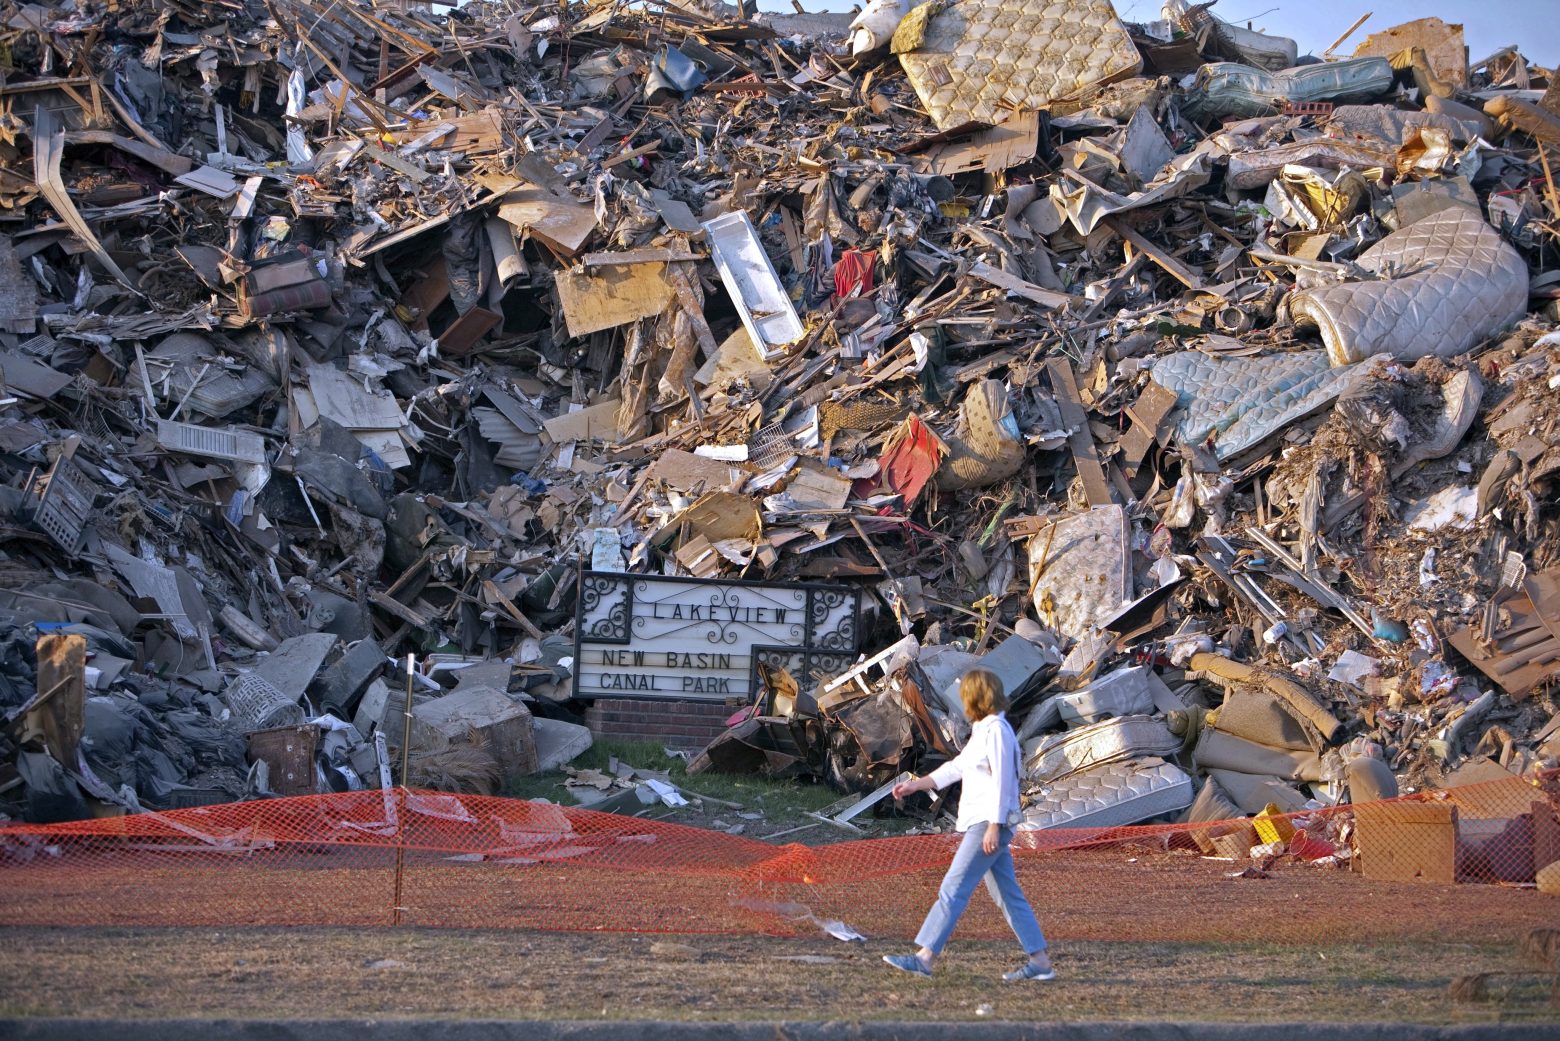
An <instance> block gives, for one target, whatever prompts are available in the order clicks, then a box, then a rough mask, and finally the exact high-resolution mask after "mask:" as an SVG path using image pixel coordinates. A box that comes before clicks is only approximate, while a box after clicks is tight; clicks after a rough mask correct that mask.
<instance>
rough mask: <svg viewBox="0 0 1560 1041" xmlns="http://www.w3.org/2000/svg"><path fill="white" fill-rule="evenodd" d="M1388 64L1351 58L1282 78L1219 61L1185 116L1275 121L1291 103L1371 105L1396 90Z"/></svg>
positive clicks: (1197, 85)
mask: <svg viewBox="0 0 1560 1041" xmlns="http://www.w3.org/2000/svg"><path fill="white" fill-rule="evenodd" d="M1392 77H1393V72H1392V65H1391V63H1390V62H1388V61H1387V59H1385V58H1350V59H1348V60H1346V61H1330V62H1326V63H1325V64H1321V65H1301V66H1299V67H1297V68H1293V69H1284V70H1283V71H1282V72H1268V71H1266V70H1264V69H1254V68H1252V67H1251V66H1249V65H1241V64H1238V63H1236V62H1231V61H1217V62H1213V63H1211V64H1209V65H1204V66H1203V67H1202V68H1200V69H1198V70H1197V79H1196V81H1195V82H1194V83H1193V85H1192V89H1191V93H1190V97H1189V98H1188V100H1187V102H1186V104H1185V105H1184V106H1182V111H1183V112H1185V113H1186V114H1187V115H1189V116H1191V117H1192V118H1193V119H1197V120H1201V119H1208V118H1224V119H1227V118H1229V117H1231V116H1236V117H1240V118H1243V119H1249V118H1251V117H1253V116H1271V115H1275V114H1276V113H1277V112H1278V111H1279V110H1280V109H1282V108H1283V107H1284V102H1286V101H1333V102H1343V101H1370V100H1372V99H1374V98H1376V97H1377V96H1379V95H1381V94H1385V93H1387V91H1389V90H1391V89H1392Z"/></svg>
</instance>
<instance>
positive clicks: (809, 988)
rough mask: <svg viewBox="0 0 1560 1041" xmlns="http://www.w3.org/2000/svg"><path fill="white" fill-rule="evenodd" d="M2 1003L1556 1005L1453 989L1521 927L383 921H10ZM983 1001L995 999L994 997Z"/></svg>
mask: <svg viewBox="0 0 1560 1041" xmlns="http://www.w3.org/2000/svg"><path fill="white" fill-rule="evenodd" d="M0 942H3V943H4V944H5V948H6V950H7V956H6V957H5V958H4V959H0V995H4V997H3V998H0V1015H8V1016H18V1015H22V1016H93V1017H129V1018H139V1017H200V1016H222V1017H232V1018H239V1019H248V1018H315V1017H319V1018H334V1017H365V1016H372V1017H430V1018H431V1017H441V1018H517V1019H553V1020H571V1019H603V1018H605V1019H671V1020H689V1021H708V1020H728V1021H739V1020H740V1021H748V1020H781V1019H785V1020H813V1021H824V1020H905V1021H915V1020H964V1019H973V1018H977V1017H979V1018H982V1019H995V1020H1004V1019H1007V1020H1030V1021H1032V1020H1034V1019H1035V1018H1036V1017H1037V1016H1042V1015H1043V1016H1044V1017H1045V1018H1046V1019H1048V1020H1051V1021H1086V1020H1138V1021H1149V1020H1163V1021H1186V1020H1198V1021H1240V1022H1251V1023H1261V1022H1273V1021H1285V1022H1294V1021H1297V1020H1311V1021H1333V1022H1340V1021H1342V1022H1383V1021H1394V1022H1409V1023H1488V1022H1512V1021H1529V1022H1557V1021H1560V1008H1557V1006H1555V1005H1553V1004H1551V1003H1550V1002H1549V998H1548V994H1547V989H1546V988H1539V987H1537V986H1533V987H1520V986H1503V987H1498V988H1492V989H1491V991H1490V996H1489V998H1488V999H1487V1000H1483V1001H1475V1002H1459V1001H1454V1000H1453V998H1452V995H1451V993H1450V988H1449V984H1450V983H1451V981H1452V980H1453V979H1454V978H1456V977H1457V976H1460V975H1465V974H1468V973H1474V972H1506V971H1510V970H1514V969H1520V968H1524V967H1525V966H1524V959H1523V958H1522V956H1521V953H1520V951H1519V949H1518V947H1517V945H1515V944H1511V943H1509V942H1503V943H1500V944H1483V945H1475V944H1467V943H1458V944H1453V943H1447V944H1443V945H1432V946H1427V945H1425V944H1424V943H1412V944H1410V943H1382V944H1377V945H1328V946H1306V945H1294V946H1284V945H1273V944H1263V943H1252V944H1243V945H1231V944H1185V943H1179V944H1178V943H1164V942H1159V943H1136V942H1110V943H1107V942H1097V941H1091V942H1072V943H1065V944H1057V945H1056V947H1055V949H1054V953H1055V956H1056V963H1057V966H1058V968H1059V969H1060V970H1061V973H1062V977H1061V979H1059V980H1057V981H1055V982H1053V983H1047V984H1012V985H1004V984H1002V983H1001V982H1000V981H996V980H995V977H996V976H997V975H998V974H999V973H1000V972H1002V971H1004V970H1005V969H1007V968H1010V967H1011V966H1012V964H1013V962H1014V958H1015V954H1016V952H1015V951H1012V950H1010V949H1009V948H1010V946H1011V945H1010V944H1002V943H994V942H989V941H960V940H958V939H956V940H955V942H954V945H953V946H952V947H950V949H949V952H948V956H947V958H946V960H945V962H944V964H943V966H942V968H941V970H940V971H939V973H938V976H937V977H936V978H934V979H932V980H919V979H913V978H911V977H907V976H902V975H898V974H896V973H893V972H892V971H891V970H889V969H888V968H887V967H886V966H884V965H883V964H882V963H881V962H880V961H879V956H880V955H881V954H883V953H885V952H888V951H891V950H900V949H903V947H902V945H900V944H888V943H884V942H881V941H879V942H870V943H868V944H865V945H859V944H858V945H850V944H841V943H838V942H836V941H833V940H829V939H826V938H823V937H822V936H821V935H820V936H819V937H818V938H802V939H773V938H734V937H677V938H675V939H670V940H668V939H665V938H661V939H658V938H655V937H649V936H633V935H623V934H596V935H582V934H577V933H531V932H515V931H453V930H452V931H441V930H410V931H402V930H389V929H364V930H358V931H353V930H346V929H317V928H304V929H298V928H292V929H220V930H217V929H112V928H110V929H102V928H100V929H54V928H50V929H42V928H34V929H22V928H7V929H0ZM982 1006H987V1009H986V1011H985V1012H981V1011H980V1009H981V1007H982Z"/></svg>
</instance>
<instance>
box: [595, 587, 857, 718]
mask: <svg viewBox="0 0 1560 1041" xmlns="http://www.w3.org/2000/svg"><path fill="white" fill-rule="evenodd" d="M860 600H861V594H860V592H859V591H857V590H854V589H850V588H847V587H845V586H826V585H781V584H768V583H761V582H720V581H709V580H705V579H688V578H661V577H658V576H654V575H629V574H623V573H621V572H608V571H586V572H583V573H582V574H581V575H580V587H579V599H578V602H577V606H576V609H575V627H574V696H575V697H577V698H666V699H669V700H678V701H731V700H736V701H745V702H746V701H752V700H753V695H754V692H755V691H756V690H757V689H758V667H759V665H760V664H762V665H766V666H770V667H776V668H783V669H785V670H786V671H787V672H789V673H790V674H791V675H792V677H794V678H795V679H796V681H797V683H798V684H799V685H800V686H801V689H802V690H804V691H806V690H811V689H812V688H813V687H814V686H815V685H816V684H817V682H818V679H819V677H820V676H825V675H833V674H835V673H838V672H842V671H844V670H845V669H847V668H849V667H850V665H851V664H852V663H853V662H854V661H855V659H856V647H857V640H858V636H859V632H858V630H859V625H860V606H861V605H860Z"/></svg>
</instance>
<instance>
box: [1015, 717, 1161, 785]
mask: <svg viewBox="0 0 1560 1041" xmlns="http://www.w3.org/2000/svg"><path fill="white" fill-rule="evenodd" d="M1180 749H1181V739H1180V738H1179V737H1176V736H1175V735H1174V734H1172V733H1170V728H1169V727H1167V726H1165V724H1164V723H1163V722H1161V721H1160V720H1157V719H1154V718H1152V717H1150V716H1117V717H1116V718H1115V719H1102V720H1100V721H1099V722H1098V723H1090V724H1089V725H1088V726H1086V727H1079V728H1078V729H1077V730H1069V731H1067V732H1066V733H1065V734H1048V735H1046V736H1044V737H1041V738H1039V739H1038V740H1037V741H1034V742H1032V743H1030V744H1026V745H1025V748H1024V751H1025V753H1026V754H1025V756H1024V769H1025V772H1026V774H1027V776H1028V778H1029V780H1031V781H1039V782H1040V783H1041V784H1055V783H1056V782H1057V781H1060V780H1062V779H1063V778H1066V777H1069V776H1071V775H1072V774H1076V773H1081V772H1083V771H1085V770H1091V769H1093V768H1094V767H1096V766H1103V765H1104V764H1106V763H1116V762H1120V761H1121V760H1123V759H1137V758H1140V757H1142V756H1167V755H1174V754H1175V753H1176V752H1178V751H1180Z"/></svg>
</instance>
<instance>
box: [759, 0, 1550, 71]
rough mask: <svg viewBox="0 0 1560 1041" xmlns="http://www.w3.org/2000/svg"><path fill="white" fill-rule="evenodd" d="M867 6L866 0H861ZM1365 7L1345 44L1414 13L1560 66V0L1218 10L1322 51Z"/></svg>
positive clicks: (1132, 15)
mask: <svg viewBox="0 0 1560 1041" xmlns="http://www.w3.org/2000/svg"><path fill="white" fill-rule="evenodd" d="M854 2H855V0H802V6H803V7H805V8H806V9H807V10H809V11H848V10H850V9H851V7H852V6H853V3H854ZM861 2H862V3H865V0H861ZM1114 2H1115V4H1116V13H1117V14H1119V15H1121V17H1122V18H1124V19H1126V20H1127V21H1130V22H1151V21H1153V20H1154V19H1156V18H1158V17H1159V5H1160V0H1114ZM759 7H760V8H761V9H763V10H765V11H789V10H790V9H791V4H790V0H759ZM1366 11H1370V12H1372V14H1371V17H1370V19H1369V20H1368V21H1367V22H1366V23H1365V24H1364V25H1362V26H1360V28H1359V29H1357V30H1356V31H1355V33H1354V35H1353V36H1351V37H1349V39H1348V41H1347V42H1345V43H1344V45H1343V46H1342V47H1340V48H1338V50H1339V52H1340V53H1344V54H1347V53H1351V52H1352V51H1353V50H1354V44H1356V43H1358V42H1359V41H1360V40H1363V39H1364V38H1365V37H1366V36H1368V35H1369V34H1370V33H1372V32H1379V31H1380V30H1382V29H1388V28H1391V27H1392V26H1394V25H1397V24H1399V23H1401V22H1407V21H1412V20H1413V19H1415V18H1430V17H1435V18H1440V19H1441V20H1442V21H1445V22H1460V23H1462V27H1463V38H1464V39H1465V40H1466V41H1467V43H1468V50H1469V52H1470V53H1469V59H1470V60H1472V61H1478V60H1479V59H1481V58H1486V57H1488V56H1489V55H1490V54H1492V53H1493V52H1495V51H1496V50H1498V49H1500V48H1501V47H1506V46H1509V45H1511V44H1515V45H1516V46H1517V47H1518V48H1520V49H1521V51H1522V53H1523V54H1525V55H1527V57H1528V59H1529V60H1530V61H1535V62H1537V63H1539V64H1540V65H1544V66H1548V67H1553V66H1554V65H1556V64H1557V63H1560V0H1494V2H1491V0H1483V2H1478V3H1476V2H1474V0H1219V2H1218V3H1217V4H1215V5H1214V7H1213V13H1214V14H1216V15H1218V16H1219V17H1220V18H1223V19H1224V20H1225V21H1227V22H1235V23H1237V24H1239V25H1244V24H1246V22H1248V21H1250V22H1251V27H1252V28H1253V29H1260V30H1263V31H1265V32H1272V33H1277V34H1279V35H1281V36H1289V37H1293V38H1294V39H1295V40H1297V41H1299V44H1300V53H1301V54H1305V53H1306V52H1311V53H1313V54H1314V53H1318V52H1320V51H1322V50H1324V49H1325V48H1326V47H1327V45H1328V44H1330V43H1332V42H1333V41H1334V40H1336V39H1337V38H1338V36H1339V34H1341V33H1342V32H1343V31H1344V30H1345V29H1347V28H1348V27H1349V23H1350V22H1352V21H1354V19H1356V18H1358V17H1359V16H1360V15H1362V14H1364V13H1365V12H1366Z"/></svg>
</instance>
